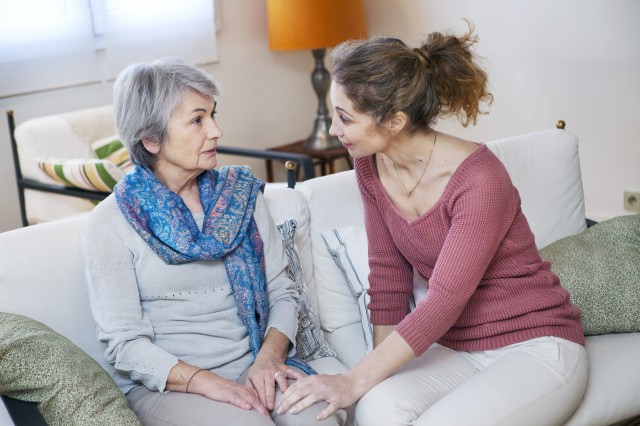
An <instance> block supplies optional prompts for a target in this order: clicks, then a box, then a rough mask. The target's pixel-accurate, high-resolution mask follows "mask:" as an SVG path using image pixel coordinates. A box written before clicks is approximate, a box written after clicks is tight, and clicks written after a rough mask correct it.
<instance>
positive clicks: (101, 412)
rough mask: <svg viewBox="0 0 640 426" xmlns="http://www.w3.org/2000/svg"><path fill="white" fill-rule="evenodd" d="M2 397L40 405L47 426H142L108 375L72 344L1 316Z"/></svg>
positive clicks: (33, 324)
mask: <svg viewBox="0 0 640 426" xmlns="http://www.w3.org/2000/svg"><path fill="white" fill-rule="evenodd" d="M0 394H2V395H7V396H10V397H12V398H15V399H19V400H22V401H30V402H36V403H38V409H39V410H40V413H42V416H43V417H44V419H45V420H46V421H47V423H48V424H49V425H69V424H74V425H140V422H139V421H138V419H137V418H136V415H135V414H134V412H133V411H132V410H131V409H130V408H129V405H128V404H127V400H126V399H125V397H124V395H123V394H122V392H120V390H119V389H118V388H117V387H116V385H115V383H114V382H113V380H111V377H109V374H108V373H107V372H106V371H105V370H104V369H103V368H102V367H101V366H100V365H99V364H98V363H97V362H96V361H95V360H93V359H92V358H91V357H90V356H89V355H87V354H86V353H85V352H83V351H82V350H81V349H80V348H78V347H77V346H76V345H74V344H73V343H72V342H71V341H70V340H68V339H67V338H65V337H63V336H61V335H60V334H58V333H56V332H55V331H53V330H51V329H50V328H49V327H47V326H45V325H44V324H42V323H39V322H38V321H35V320H33V319H31V318H28V317H25V316H21V315H16V314H9V313H5V312H0Z"/></svg>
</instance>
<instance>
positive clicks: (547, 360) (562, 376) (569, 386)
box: [356, 337, 587, 426]
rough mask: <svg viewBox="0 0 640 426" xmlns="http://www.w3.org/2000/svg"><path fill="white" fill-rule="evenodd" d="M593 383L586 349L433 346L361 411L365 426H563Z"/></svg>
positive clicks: (530, 344) (551, 343)
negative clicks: (472, 349)
mask: <svg viewBox="0 0 640 426" xmlns="http://www.w3.org/2000/svg"><path fill="white" fill-rule="evenodd" d="M586 385H587V354H586V350H585V348H584V347H583V346H581V345H579V344H577V343H573V342H570V341H568V340H565V339H560V338H557V337H540V338H536V339H531V340H527V341H525V342H521V343H517V344H514V345H510V346H506V347H504V348H500V349H495V350H489V351H478V352H459V351H454V350H452V349H448V348H445V347H443V346H440V345H437V344H435V345H433V346H432V347H430V348H429V349H428V350H427V351H426V352H425V353H424V354H422V355H421V356H420V357H418V358H416V359H415V360H413V361H412V362H410V363H409V364H407V365H406V366H405V367H403V368H402V369H400V370H399V371H398V372H396V373H395V374H394V375H392V376H390V377H389V378H387V379H386V380H384V381H382V382H381V383H379V384H378V385H376V386H374V387H373V388H372V389H371V390H370V391H369V392H368V393H367V394H366V395H364V396H363V397H362V398H361V399H360V401H359V402H358V404H357V406H356V422H357V425H358V426H378V425H385V426H395V425H420V426H426V425H428V426H469V425H473V426H489V425H491V426H495V425H500V426H514V425H518V426H528V425H531V426H544V425H561V424H563V423H564V422H565V421H566V420H567V419H568V418H569V417H570V416H571V414H572V413H573V411H574V410H575V409H576V408H577V406H578V404H579V403H580V400H581V399H582V395H583V394H584V391H585V388H586Z"/></svg>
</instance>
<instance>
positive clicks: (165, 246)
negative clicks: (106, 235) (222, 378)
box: [114, 165, 314, 374]
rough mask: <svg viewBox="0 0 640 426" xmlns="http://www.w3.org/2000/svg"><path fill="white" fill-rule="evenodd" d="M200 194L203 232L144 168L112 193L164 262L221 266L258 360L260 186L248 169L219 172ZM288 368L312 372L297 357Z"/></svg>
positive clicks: (264, 309) (205, 180) (264, 311)
mask: <svg viewBox="0 0 640 426" xmlns="http://www.w3.org/2000/svg"><path fill="white" fill-rule="evenodd" d="M198 189H199V194H200V202H201V203H202V207H203V210H204V223H203V226H202V231H200V229H199V228H198V225H197V224H196V222H195V219H194V218H193V215H192V214H191V211H190V210H189V209H188V208H187V206H186V204H185V203H184V201H183V200H182V198H181V197H180V196H179V195H178V194H176V193H175V192H173V191H171V190H169V189H168V188H167V187H166V186H164V185H163V184H162V183H161V182H160V181H159V180H158V178H157V177H156V176H155V174H153V172H152V171H151V170H149V169H148V168H146V167H142V166H140V165H136V166H135V169H134V171H133V172H132V173H129V174H127V175H125V177H124V178H123V179H122V180H121V181H120V182H119V183H118V184H117V185H116V186H115V188H114V192H115V197H116V201H117V202H118V206H119V207H120V210H121V211H122V214H123V215H124V217H125V218H126V219H127V221H128V222H129V223H130V224H131V226H132V227H133V229H134V230H135V231H136V232H137V233H138V235H140V236H141V237H142V239H144V240H145V241H146V242H147V244H149V246H150V247H151V248H152V249H153V251H154V252H155V253H156V254H157V255H158V256H160V258H161V259H162V260H163V261H164V262H165V263H167V264H171V265H177V264H182V263H186V262H191V261H194V260H213V259H222V260H223V261H224V266H225V269H226V271H227V276H228V277H229V281H230V282H231V288H232V290H233V293H234V297H235V300H236V304H237V307H238V314H239V315H240V317H241V318H242V321H243V323H244V324H245V326H246V327H247V329H248V331H249V345H250V347H251V351H252V352H253V355H254V356H257V354H258V351H259V350H260V347H261V346H262V339H263V337H264V335H265V332H266V328H267V317H268V314H269V301H268V298H267V288H266V287H267V286H266V280H265V272H264V271H265V269H264V247H263V244H262V238H260V233H259V232H258V227H257V225H256V222H255V219H254V217H253V211H254V209H255V205H256V198H257V196H258V192H260V191H262V190H263V189H264V183H263V182H262V181H260V180H259V179H257V178H255V177H254V176H253V174H252V173H251V170H250V169H249V168H248V167H246V166H235V167H223V168H221V169H220V171H217V170H211V171H207V172H204V173H202V174H201V175H200V176H199V177H198ZM286 363H287V364H288V365H292V366H295V367H298V368H300V369H301V370H303V371H304V372H306V373H307V374H313V373H314V371H313V370H312V369H311V368H310V367H309V366H308V365H307V364H306V363H304V361H302V360H300V359H299V358H296V357H290V358H287V361H286Z"/></svg>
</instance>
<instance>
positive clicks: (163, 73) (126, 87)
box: [113, 58, 220, 167]
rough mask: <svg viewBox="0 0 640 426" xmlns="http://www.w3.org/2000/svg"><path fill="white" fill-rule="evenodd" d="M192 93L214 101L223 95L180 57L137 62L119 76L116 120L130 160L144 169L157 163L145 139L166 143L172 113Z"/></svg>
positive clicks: (203, 74)
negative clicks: (208, 97) (216, 97)
mask: <svg viewBox="0 0 640 426" xmlns="http://www.w3.org/2000/svg"><path fill="white" fill-rule="evenodd" d="M189 90H194V91H196V92H199V93H200V94H202V95H204V96H210V97H211V98H212V99H213V97H214V96H217V95H219V94H220V89H219V86H218V83H217V82H216V81H215V80H213V78H211V77H210V76H209V75H208V74H206V73H205V72H204V71H202V70H201V69H198V68H196V67H193V66H191V65H188V64H186V63H185V62H183V61H182V60H180V59H177V58H161V59H157V60H155V61H153V62H150V63H136V64H133V65H129V66H128V67H127V68H125V69H124V70H123V71H122V72H121V73H120V75H119V76H118V78H117V79H116V82H115V84H114V86H113V102H114V117H115V123H116V129H117V132H118V136H119V137H120V140H121V141H122V143H123V144H124V146H125V147H126V148H127V150H128V151H129V155H130V156H131V161H133V162H134V163H136V164H140V165H141V166H145V167H149V166H151V165H152V164H154V163H155V162H156V161H157V159H156V157H155V156H154V155H153V154H152V153H150V152H149V151H147V150H146V148H145V147H144V145H143V144H142V139H143V138H146V139H150V140H152V141H154V142H155V143H158V144H162V143H163V142H164V141H165V138H166V136H167V127H168V125H169V119H170V117H171V113H172V112H173V110H174V109H175V108H176V107H177V106H178V104H179V103H180V101H181V100H182V98H183V97H184V96H185V95H186V94H187V92H188V91H189Z"/></svg>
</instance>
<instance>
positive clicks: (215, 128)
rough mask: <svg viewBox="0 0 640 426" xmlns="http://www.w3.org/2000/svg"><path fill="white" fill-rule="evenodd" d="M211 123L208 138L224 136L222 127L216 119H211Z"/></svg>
mask: <svg viewBox="0 0 640 426" xmlns="http://www.w3.org/2000/svg"><path fill="white" fill-rule="evenodd" d="M209 123H210V124H209V127H208V129H207V138H209V139H220V138H221V137H222V127H220V125H218V122H217V121H216V120H211V121H210V122H209Z"/></svg>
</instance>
